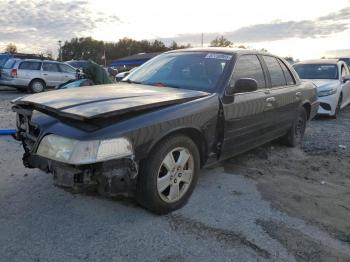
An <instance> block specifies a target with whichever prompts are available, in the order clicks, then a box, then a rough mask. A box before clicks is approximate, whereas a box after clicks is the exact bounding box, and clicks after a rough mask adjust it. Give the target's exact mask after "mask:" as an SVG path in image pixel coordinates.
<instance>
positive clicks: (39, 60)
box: [22, 59, 61, 63]
mask: <svg viewBox="0 0 350 262" xmlns="http://www.w3.org/2000/svg"><path fill="white" fill-rule="evenodd" d="M22 60H23V61H29V62H50V63H61V62H58V61H53V60H44V59H22Z"/></svg>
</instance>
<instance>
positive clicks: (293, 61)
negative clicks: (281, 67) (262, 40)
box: [283, 56, 295, 65]
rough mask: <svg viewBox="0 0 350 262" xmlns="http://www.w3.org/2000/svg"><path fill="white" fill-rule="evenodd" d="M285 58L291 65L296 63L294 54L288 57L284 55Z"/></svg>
mask: <svg viewBox="0 0 350 262" xmlns="http://www.w3.org/2000/svg"><path fill="white" fill-rule="evenodd" d="M283 58H284V60H286V61H287V62H288V63H290V64H291V65H292V64H294V63H295V60H294V58H293V57H292V56H286V57H283Z"/></svg>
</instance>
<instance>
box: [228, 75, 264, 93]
mask: <svg viewBox="0 0 350 262" xmlns="http://www.w3.org/2000/svg"><path fill="white" fill-rule="evenodd" d="M256 90H258V83H257V82H256V80H255V79H253V78H240V79H238V80H237V81H236V83H235V84H234V85H233V86H230V89H229V92H228V95H233V94H235V93H246V92H253V91H256Z"/></svg>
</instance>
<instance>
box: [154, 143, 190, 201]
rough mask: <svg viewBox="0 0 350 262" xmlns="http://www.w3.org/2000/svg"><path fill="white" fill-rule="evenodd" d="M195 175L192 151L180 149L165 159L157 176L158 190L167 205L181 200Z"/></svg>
mask: <svg viewBox="0 0 350 262" xmlns="http://www.w3.org/2000/svg"><path fill="white" fill-rule="evenodd" d="M193 173H194V160H193V156H192V154H191V153H190V151H189V150H188V149H186V148H184V147H178V148H175V149H173V150H172V151H170V152H169V153H168V154H167V155H166V156H165V158H164V159H163V161H162V163H161V165H160V167H159V170H158V175H157V190H158V194H159V196H160V198H161V199H162V200H163V201H165V202H166V203H174V202H176V201H178V200H180V199H181V198H182V197H183V196H184V195H185V193H186V192H187V190H188V189H189V187H190V185H191V182H192V178H193Z"/></svg>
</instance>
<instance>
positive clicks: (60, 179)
mask: <svg viewBox="0 0 350 262" xmlns="http://www.w3.org/2000/svg"><path fill="white" fill-rule="evenodd" d="M23 163H24V165H25V166H26V167H29V168H39V169H41V170H43V171H45V172H47V173H51V174H53V179H54V184H55V185H57V186H60V187H64V188H68V189H71V190H73V191H75V192H82V191H89V192H91V191H98V192H99V193H100V194H101V195H104V196H117V195H132V193H133V192H134V188H135V184H136V176H137V173H138V170H137V163H136V162H135V161H134V160H133V159H132V158H123V159H116V160H110V161H106V162H101V163H94V164H88V165H69V164H65V163H62V162H58V161H54V160H51V159H47V158H44V157H42V156H39V155H36V154H27V153H25V154H24V156H23Z"/></svg>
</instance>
